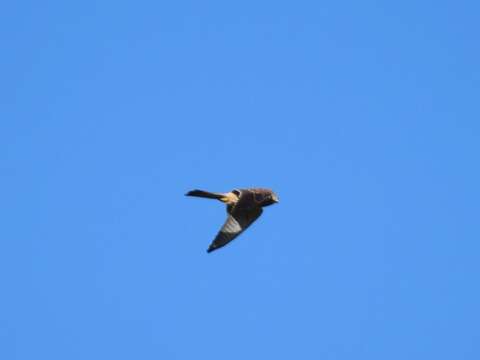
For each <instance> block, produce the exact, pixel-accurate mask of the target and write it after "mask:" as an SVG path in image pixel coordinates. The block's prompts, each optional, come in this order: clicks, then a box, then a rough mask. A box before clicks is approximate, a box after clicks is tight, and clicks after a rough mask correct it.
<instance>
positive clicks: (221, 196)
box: [185, 188, 278, 252]
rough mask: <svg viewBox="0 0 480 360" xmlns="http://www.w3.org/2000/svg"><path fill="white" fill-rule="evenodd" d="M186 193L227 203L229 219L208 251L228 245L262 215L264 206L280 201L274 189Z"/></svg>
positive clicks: (194, 191) (193, 191)
mask: <svg viewBox="0 0 480 360" xmlns="http://www.w3.org/2000/svg"><path fill="white" fill-rule="evenodd" d="M185 195H187V196H196V197H203V198H208V199H217V200H220V201H221V202H223V203H225V204H226V205H227V213H228V217H227V221H226V222H225V224H224V225H223V227H222V228H221V230H220V232H219V233H218V234H217V236H216V237H215V239H214V240H213V242H212V243H211V244H210V246H209V247H208V250H207V252H212V251H213V250H216V249H218V248H220V247H222V246H225V245H227V244H228V243H229V242H230V241H232V240H233V239H235V238H236V237H237V236H238V235H240V234H241V233H242V232H243V231H244V230H245V229H246V228H247V227H249V226H250V225H251V224H252V223H253V222H254V221H255V220H256V219H258V218H259V217H260V215H261V214H262V212H263V210H262V208H263V207H265V206H269V205H272V204H275V203H277V202H278V197H277V195H276V194H275V193H274V192H273V191H272V190H270V189H261V188H253V189H235V190H232V191H230V192H227V193H213V192H209V191H203V190H192V191H189V192H188V193H186V194H185Z"/></svg>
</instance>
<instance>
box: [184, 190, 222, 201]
mask: <svg viewBox="0 0 480 360" xmlns="http://www.w3.org/2000/svg"><path fill="white" fill-rule="evenodd" d="M185 195H186V196H196V197H202V198H207V199H217V200H221V199H222V198H223V197H224V196H225V195H224V194H219V193H213V192H209V191H203V190H192V191H189V192H188V193H186V194H185Z"/></svg>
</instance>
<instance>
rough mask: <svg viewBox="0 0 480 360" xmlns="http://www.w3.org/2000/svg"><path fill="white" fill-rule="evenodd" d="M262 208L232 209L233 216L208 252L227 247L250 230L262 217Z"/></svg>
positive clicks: (230, 216)
mask: <svg viewBox="0 0 480 360" xmlns="http://www.w3.org/2000/svg"><path fill="white" fill-rule="evenodd" d="M262 212H263V210H262V208H261V207H253V208H249V209H246V208H239V207H235V208H233V209H232V212H231V214H229V215H228V218H227V221H225V224H223V226H222V229H221V230H220V232H219V233H218V234H217V236H216V237H215V240H213V242H212V243H211V244H210V246H209V247H208V250H207V252H212V251H213V250H216V249H218V248H221V247H222V246H225V245H227V244H228V243H229V242H230V241H232V240H233V239H235V238H236V237H237V236H238V235H240V234H241V233H242V232H243V231H244V230H245V229H246V228H248V227H249V226H250V225H251V224H252V223H253V222H254V221H255V220H257V219H258V218H259V217H260V215H262Z"/></svg>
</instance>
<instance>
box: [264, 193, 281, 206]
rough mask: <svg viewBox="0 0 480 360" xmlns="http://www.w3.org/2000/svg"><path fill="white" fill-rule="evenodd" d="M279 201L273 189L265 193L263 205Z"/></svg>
mask: <svg viewBox="0 0 480 360" xmlns="http://www.w3.org/2000/svg"><path fill="white" fill-rule="evenodd" d="M278 202H279V199H278V196H277V194H275V193H274V192H273V191H268V193H267V194H266V195H265V197H264V199H263V201H262V206H270V205H273V204H276V203H278Z"/></svg>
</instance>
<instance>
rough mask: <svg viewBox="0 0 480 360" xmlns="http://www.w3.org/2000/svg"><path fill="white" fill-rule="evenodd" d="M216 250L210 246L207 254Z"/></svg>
mask: <svg viewBox="0 0 480 360" xmlns="http://www.w3.org/2000/svg"><path fill="white" fill-rule="evenodd" d="M215 249H216V247H213V246H209V247H208V249H207V253H208V254H210V253H211V252H212V251H213V250H215Z"/></svg>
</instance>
